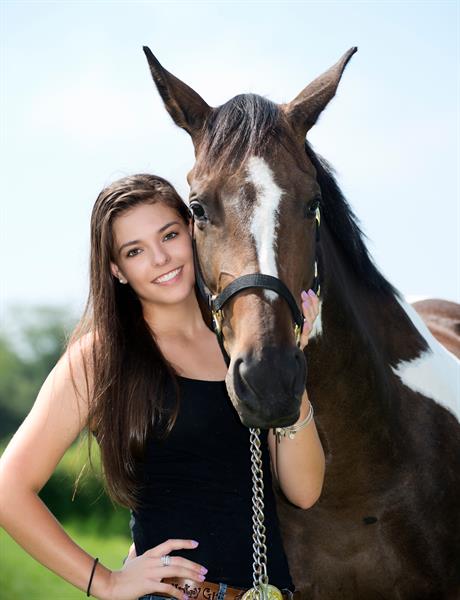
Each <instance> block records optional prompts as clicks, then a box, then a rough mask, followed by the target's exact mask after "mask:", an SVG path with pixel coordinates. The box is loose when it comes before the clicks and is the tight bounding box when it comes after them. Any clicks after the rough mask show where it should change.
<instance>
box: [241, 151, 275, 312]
mask: <svg viewBox="0 0 460 600" xmlns="http://www.w3.org/2000/svg"><path fill="white" fill-rule="evenodd" d="M248 172H249V175H248V177H247V181H248V182H249V183H252V185H253V186H254V187H255V189H256V194H257V203H256V205H255V208H254V213H253V216H252V221H251V233H252V235H253V237H254V240H255V243H256V251H257V260H258V262H259V271H260V273H263V274H265V275H271V276H272V277H278V269H277V267H276V245H277V241H276V233H277V231H276V230H277V227H278V211H279V204H280V200H281V196H282V194H283V190H282V189H281V188H280V187H279V186H278V185H277V184H276V182H275V179H274V177H273V172H272V170H271V169H270V167H269V166H268V164H267V162H266V161H265V160H264V159H263V158H261V157H260V156H251V158H250V159H249V160H248ZM264 295H265V298H266V299H267V300H269V301H270V300H271V301H273V300H276V299H277V298H279V296H278V294H277V293H276V292H273V291H272V290H264Z"/></svg>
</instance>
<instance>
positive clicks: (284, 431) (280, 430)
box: [273, 402, 313, 442]
mask: <svg viewBox="0 0 460 600" xmlns="http://www.w3.org/2000/svg"><path fill="white" fill-rule="evenodd" d="M309 404H310V408H309V410H308V414H307V416H306V417H305V419H304V420H303V421H301V422H300V423H296V424H295V425H291V426H290V427H276V428H275V429H274V431H273V432H274V434H275V435H276V437H277V440H278V442H279V441H281V438H282V437H288V438H289V439H290V440H293V439H294V437H295V434H296V433H297V432H298V431H300V430H301V429H303V428H304V427H306V426H307V425H309V424H310V423H311V422H312V421H313V405H312V403H311V402H310V403H309Z"/></svg>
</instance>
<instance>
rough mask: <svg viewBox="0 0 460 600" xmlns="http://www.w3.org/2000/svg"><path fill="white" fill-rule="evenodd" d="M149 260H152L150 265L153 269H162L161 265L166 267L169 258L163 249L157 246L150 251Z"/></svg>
mask: <svg viewBox="0 0 460 600" xmlns="http://www.w3.org/2000/svg"><path fill="white" fill-rule="evenodd" d="M151 259H152V264H153V265H154V266H155V267H162V266H163V265H166V264H167V263H168V262H169V260H170V256H169V254H168V253H167V252H166V251H165V250H164V248H162V247H161V246H158V247H156V248H154V249H153V250H152V252H151Z"/></svg>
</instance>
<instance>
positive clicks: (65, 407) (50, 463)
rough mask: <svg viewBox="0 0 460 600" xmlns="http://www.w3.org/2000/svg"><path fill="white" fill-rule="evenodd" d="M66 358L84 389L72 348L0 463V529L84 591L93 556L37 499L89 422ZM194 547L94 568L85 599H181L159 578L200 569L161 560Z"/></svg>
mask: <svg viewBox="0 0 460 600" xmlns="http://www.w3.org/2000/svg"><path fill="white" fill-rule="evenodd" d="M69 358H70V359H71V361H72V371H73V374H74V378H75V382H76V386H77V389H78V390H82V391H83V390H86V384H85V375H84V368H83V359H82V355H81V351H80V348H79V347H78V346H74V347H72V348H71V349H70V350H69V351H68V352H67V353H66V354H65V355H64V356H63V357H62V358H61V359H60V361H59V362H58V364H57V365H56V366H55V368H54V369H53V370H52V371H51V373H50V374H49V376H48V378H47V379H46V381H45V383H44V384H43V387H42V389H41V390H40V393H39V395H38V397H37V399H36V401H35V404H34V406H33V408H32V410H31V411H30V413H29V415H28V416H27V417H26V419H25V420H24V422H23V423H22V425H21V426H20V428H19V429H18V431H17V433H16V434H15V435H14V437H13V438H12V440H11V442H10V443H9V445H8V447H7V448H6V450H5V452H4V454H3V456H2V458H1V460H0V525H2V526H3V527H4V528H5V530H6V531H7V532H8V533H9V534H10V535H11V536H12V537H13V538H14V539H15V540H16V541H17V542H18V544H20V545H21V546H22V547H23V548H24V550H26V552H28V553H29V554H30V555H31V556H33V557H34V558H35V559H36V560H38V561H39V562H40V563H41V564H42V565H44V566H45V567H47V568H48V569H50V570H52V571H54V572H55V573H56V574H57V575H59V576H60V577H62V578H63V579H65V580H67V581H68V582H69V583H71V584H73V585H74V586H76V587H78V588H79V589H81V590H83V591H86V589H87V586H88V581H89V578H90V574H91V570H92V567H93V557H92V556H90V555H89V554H87V553H86V552H85V551H84V550H83V549H82V548H80V547H79V546H78V545H77V544H76V543H75V542H74V541H72V539H71V538H70V537H69V536H68V535H67V534H66V532H65V531H64V529H63V528H62V526H61V525H60V524H59V522H58V521H57V520H56V519H55V517H54V516H53V515H52V514H51V512H50V511H49V510H48V508H47V507H46V506H45V504H44V503H43V502H42V500H41V499H40V498H39V496H38V493H39V491H40V490H41V489H42V487H43V486H44V485H45V483H46V482H47V481H48V479H49V477H50V476H51V474H52V473H53V471H54V469H55V467H56V465H57V464H58V462H59V461H60V459H61V457H62V456H63V454H64V453H65V451H66V450H67V448H68V447H69V446H70V445H71V444H72V442H73V441H74V440H75V439H76V437H77V436H78V434H79V433H80V431H81V430H82V429H83V427H85V425H86V422H87V418H88V403H87V397H86V395H85V394H83V393H82V394H81V396H80V395H79V394H77V393H76V391H75V388H74V385H73V383H72V378H71V371H70V367H69ZM193 547H194V546H193V543H192V541H191V540H170V541H168V542H166V543H165V544H162V545H160V546H158V547H157V548H154V549H152V550H149V551H148V552H146V553H145V554H144V555H142V556H141V557H139V558H137V559H135V560H133V561H130V564H129V565H126V567H124V568H123V569H122V570H121V571H114V572H111V571H110V570H109V569H107V568H106V567H104V566H103V565H102V564H100V563H98V564H97V566H96V570H95V573H94V577H93V580H92V585H91V595H92V596H94V597H96V598H100V599H101V600H105V599H107V600H132V599H133V598H137V597H139V596H141V595H143V594H146V593H153V592H155V591H156V592H161V593H166V594H170V595H172V596H175V597H176V598H178V599H179V600H183V594H182V593H181V592H180V591H179V590H176V588H175V587H173V586H171V585H167V584H164V583H161V582H160V580H161V578H162V577H178V576H179V577H189V578H192V579H195V580H199V579H198V577H199V576H201V574H200V575H198V573H199V571H200V568H201V566H200V565H197V564H196V563H192V562H191V561H186V560H185V559H182V558H179V557H177V558H176V557H175V558H174V559H173V562H172V563H171V566H170V567H163V566H162V564H161V559H160V557H161V555H162V554H167V553H168V552H169V551H171V550H173V549H176V550H177V549H181V548H193Z"/></svg>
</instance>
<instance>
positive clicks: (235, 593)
mask: <svg viewBox="0 0 460 600" xmlns="http://www.w3.org/2000/svg"><path fill="white" fill-rule="evenodd" d="M162 581H163V582H164V583H170V584H172V585H173V586H174V587H176V588H178V589H179V590H181V592H184V594H186V595H187V596H188V597H189V598H190V600H218V592H219V584H218V583H213V582H212V581H203V583H197V582H196V581H193V580H192V579H182V578H179V577H168V578H165V579H163V580H162ZM245 592H247V590H244V589H241V588H233V587H227V589H226V591H225V600H241V597H242V596H243V594H244V593H245ZM282 594H283V598H284V600H300V592H297V591H296V592H291V591H290V590H282Z"/></svg>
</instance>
